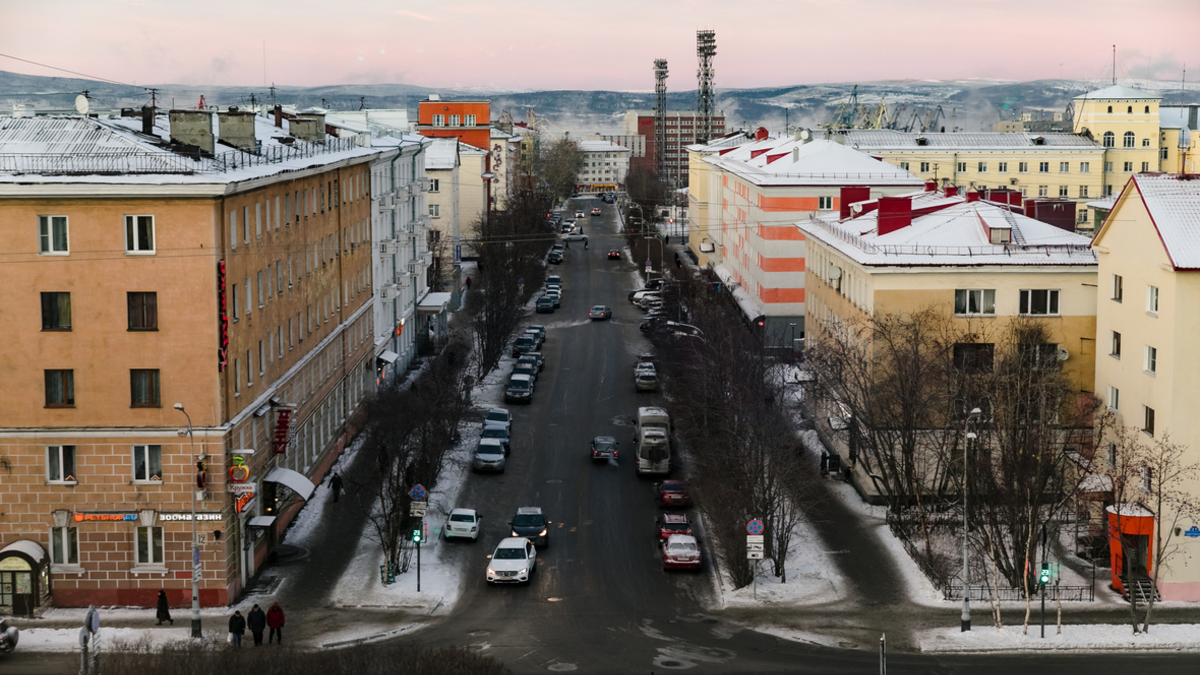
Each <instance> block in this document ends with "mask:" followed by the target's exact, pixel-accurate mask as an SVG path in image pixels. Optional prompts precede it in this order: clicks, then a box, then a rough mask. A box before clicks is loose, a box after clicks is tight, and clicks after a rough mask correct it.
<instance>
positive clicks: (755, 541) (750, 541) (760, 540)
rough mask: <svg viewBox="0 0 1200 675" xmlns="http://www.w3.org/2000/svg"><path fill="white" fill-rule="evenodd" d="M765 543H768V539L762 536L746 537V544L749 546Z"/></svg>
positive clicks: (750, 535) (752, 535)
mask: <svg viewBox="0 0 1200 675" xmlns="http://www.w3.org/2000/svg"><path fill="white" fill-rule="evenodd" d="M764 541H766V537H765V536H763V535H761V534H748V535H746V543H747V544H761V543H763V542H764Z"/></svg>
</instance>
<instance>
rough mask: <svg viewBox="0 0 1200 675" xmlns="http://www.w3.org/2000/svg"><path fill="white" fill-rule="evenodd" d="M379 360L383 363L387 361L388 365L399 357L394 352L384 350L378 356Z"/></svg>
mask: <svg viewBox="0 0 1200 675" xmlns="http://www.w3.org/2000/svg"><path fill="white" fill-rule="evenodd" d="M379 358H381V359H383V360H384V361H387V362H388V363H395V362H396V359H398V358H400V355H399V354H397V353H396V352H393V351H391V350H388V349H385V350H383V353H382V354H380V355H379Z"/></svg>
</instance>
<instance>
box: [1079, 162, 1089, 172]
mask: <svg viewBox="0 0 1200 675" xmlns="http://www.w3.org/2000/svg"><path fill="white" fill-rule="evenodd" d="M1091 172H1092V163H1091V162H1080V163H1079V173H1091Z"/></svg>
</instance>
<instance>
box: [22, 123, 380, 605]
mask: <svg viewBox="0 0 1200 675" xmlns="http://www.w3.org/2000/svg"><path fill="white" fill-rule="evenodd" d="M131 112H132V111H131ZM377 154H378V151H376V150H373V149H371V148H364V147H361V146H360V145H358V144H357V143H356V142H354V141H348V140H339V139H336V138H331V137H329V136H328V135H327V134H326V133H325V125H324V120H323V119H322V118H321V116H320V115H302V116H298V117H296V118H294V119H284V118H283V115H282V114H281V112H280V111H278V109H277V110H276V114H275V115H274V120H272V119H270V118H269V117H262V116H256V115H255V114H253V113H245V112H234V111H222V112H212V111H207V110H205V111H193V110H186V111H180V110H175V111H171V112H170V113H169V114H156V113H155V111H154V110H152V109H145V110H143V111H142V114H141V116H140V117H117V118H111V117H103V118H101V117H97V118H88V117H78V116H71V117H36V118H7V119H6V118H0V241H2V242H3V246H4V250H5V251H7V252H9V263H10V264H8V265H5V266H3V267H4V270H3V271H2V272H0V274H3V280H2V282H0V283H3V285H4V287H5V289H6V290H7V292H6V294H5V296H4V299H3V300H0V308H2V311H3V313H4V315H5V316H6V317H8V319H9V320H8V322H7V325H8V326H9V329H10V333H11V335H10V340H9V346H8V347H7V348H6V349H5V350H4V351H3V353H2V354H0V361H2V363H0V367H2V368H3V370H4V372H5V373H6V374H7V375H6V378H5V387H4V391H3V393H0V455H3V456H4V457H6V458H7V459H8V461H9V462H10V463H11V465H12V471H11V473H10V474H8V475H5V476H4V481H3V486H2V490H3V494H4V495H5V498H4V502H5V505H6V506H5V509H4V510H5V511H6V513H7V516H6V517H5V518H3V519H0V550H2V551H4V552H3V553H0V566H3V569H6V570H12V569H14V568H18V567H24V568H25V570H22V573H26V574H28V575H29V577H30V578H32V579H35V580H36V581H34V583H32V584H30V583H27V581H28V580H26V582H25V583H23V582H22V581H21V580H19V579H18V580H16V581H15V586H14V588H17V589H21V590H25V591H28V592H26V593H23V594H22V593H21V592H20V590H18V591H16V592H15V593H11V594H10V593H7V592H6V593H4V594H3V597H2V598H0V602H4V603H5V604H6V606H5V607H4V608H3V609H0V611H22V612H24V613H30V612H33V611H36V609H37V608H38V607H40V606H45V605H46V604H50V603H52V604H55V605H60V606H87V605H92V604H94V605H125V606H129V605H136V606H145V607H152V606H154V604H155V599H156V596H157V593H158V591H159V590H160V589H162V590H166V592H167V596H168V599H169V600H170V602H171V604H172V605H174V606H186V605H188V604H190V598H191V584H192V578H193V564H192V560H193V550H192V549H193V540H192V534H191V533H192V525H193V522H195V524H196V525H197V529H198V531H199V537H198V539H197V540H196V542H195V546H196V548H197V551H198V552H197V553H196V555H197V556H198V558H199V562H198V564H197V566H196V568H195V569H196V572H195V574H196V575H198V578H199V584H200V601H201V603H202V604H204V605H206V606H217V605H224V604H227V603H228V602H230V601H232V600H233V599H234V598H236V597H237V595H238V594H239V593H240V591H241V589H242V588H243V587H244V586H245V584H246V582H247V580H248V579H249V578H250V577H251V576H252V575H253V574H254V573H255V570H256V569H257V568H258V566H259V565H260V564H261V563H262V561H263V560H264V558H265V557H266V556H267V554H268V553H269V552H270V551H271V549H272V548H273V546H274V545H275V544H276V543H277V542H278V538H279V536H280V534H281V533H282V532H283V530H284V529H285V528H286V527H287V525H288V524H289V523H290V521H291V520H292V518H294V516H295V514H296V512H297V511H298V510H299V508H300V507H301V506H302V505H303V502H304V500H305V499H307V498H308V497H309V495H311V493H312V491H313V489H314V485H315V484H316V483H318V482H319V481H320V480H321V479H322V477H323V475H324V474H325V472H326V471H327V469H328V467H329V466H330V465H331V464H332V462H333V461H334V459H335V458H336V456H337V454H338V453H339V451H340V450H341V448H342V447H343V444H344V443H345V442H346V441H347V439H348V438H349V437H350V436H351V434H352V433H353V428H354V424H355V423H354V421H353V418H354V416H355V413H356V411H357V410H358V408H359V403H360V402H361V401H362V399H363V397H364V396H365V395H366V393H367V392H369V391H370V390H371V389H372V384H373V382H372V379H373V378H372V376H373V370H374V360H375V359H374V350H373V342H372V340H371V336H372V334H373V328H372V322H373V313H372V305H373V302H372V292H371V288H372V259H371V253H370V250H371V243H370V241H371V213H372V212H371V195H370V191H371V181H370V172H369V165H370V162H371V161H372V160H373V159H374V158H375V157H376V155H377ZM193 506H194V508H195V512H196V516H195V521H193V518H192V509H193ZM6 558H12V560H11V561H8V560H6ZM19 596H20V597H19Z"/></svg>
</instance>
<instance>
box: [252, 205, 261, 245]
mask: <svg viewBox="0 0 1200 675" xmlns="http://www.w3.org/2000/svg"><path fill="white" fill-rule="evenodd" d="M254 236H255V238H256V239H262V202H254Z"/></svg>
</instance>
